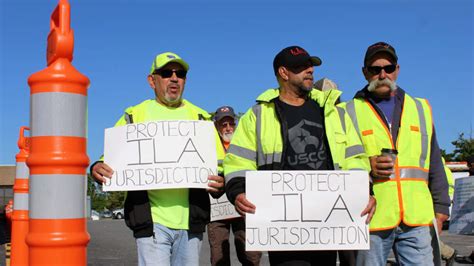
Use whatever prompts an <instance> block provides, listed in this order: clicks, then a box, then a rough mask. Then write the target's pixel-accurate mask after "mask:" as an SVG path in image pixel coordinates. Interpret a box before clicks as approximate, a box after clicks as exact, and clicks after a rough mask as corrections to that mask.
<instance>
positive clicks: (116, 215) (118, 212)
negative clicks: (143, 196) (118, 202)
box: [112, 208, 124, 219]
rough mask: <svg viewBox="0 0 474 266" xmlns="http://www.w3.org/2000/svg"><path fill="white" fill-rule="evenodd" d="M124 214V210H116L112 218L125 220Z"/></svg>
mask: <svg viewBox="0 0 474 266" xmlns="http://www.w3.org/2000/svg"><path fill="white" fill-rule="evenodd" d="M123 214H124V212H123V208H121V209H116V210H114V211H113V212H112V218H114V219H123V217H124V215H123Z"/></svg>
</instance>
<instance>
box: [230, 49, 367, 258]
mask: <svg viewBox="0 0 474 266" xmlns="http://www.w3.org/2000/svg"><path fill="white" fill-rule="evenodd" d="M319 65H321V59H320V58H319V57H316V56H310V55H309V54H308V52H306V50H304V49H303V48H301V47H298V46H290V47H287V48H285V49H283V50H282V51H280V52H279V53H278V54H277V55H276V56H275V59H274V61H273V70H274V73H275V76H276V78H277V82H278V85H279V87H278V88H277V89H269V90H267V91H265V92H263V93H262V94H261V95H260V96H259V97H258V98H257V104H255V105H254V106H253V107H252V108H250V109H249V110H248V111H247V112H246V113H245V114H244V115H243V116H242V118H241V119H240V121H239V125H238V126H237V129H236V131H235V134H234V137H233V139H232V143H231V145H230V147H229V150H228V152H227V154H226V157H225V159H224V173H225V179H226V193H227V197H228V198H229V200H230V202H232V203H233V204H234V205H235V208H236V210H237V211H238V212H239V213H240V214H241V215H244V216H245V214H246V213H255V210H256V208H258V206H255V205H253V204H252V203H251V202H249V201H248V200H247V198H246V195H245V172H246V171H254V170H336V169H337V170H340V169H343V170H351V169H367V170H369V169H370V166H369V161H368V158H367V156H366V155H365V153H364V150H363V148H362V145H361V143H360V140H359V138H358V136H357V133H356V132H355V130H354V128H353V127H352V124H351V122H350V119H349V117H348V116H347V115H346V114H344V110H342V108H336V101H337V99H338V98H339V96H340V95H341V92H340V91H338V90H327V91H319V90H317V89H313V73H314V67H315V66H319ZM341 118H342V119H343V120H341ZM340 139H343V140H344V141H340ZM374 211H375V199H373V197H370V200H369V204H368V206H367V208H366V209H365V210H363V211H362V214H361V215H365V214H368V215H367V222H368V221H370V219H371V216H372V213H373V212H374ZM268 254H269V259H270V264H271V265H298V266H299V265H302V266H304V265H336V251H286V252H285V251H271V252H268Z"/></svg>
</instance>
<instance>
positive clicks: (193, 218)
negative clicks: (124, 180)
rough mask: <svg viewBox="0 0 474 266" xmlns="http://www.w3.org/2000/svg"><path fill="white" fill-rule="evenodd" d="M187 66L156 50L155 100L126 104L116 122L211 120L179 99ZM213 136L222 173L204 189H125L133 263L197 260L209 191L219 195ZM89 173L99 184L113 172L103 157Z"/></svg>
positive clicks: (188, 262)
mask: <svg viewBox="0 0 474 266" xmlns="http://www.w3.org/2000/svg"><path fill="white" fill-rule="evenodd" d="M188 70H189V65H188V63H186V61H184V60H183V59H182V58H181V57H179V56H178V55H177V54H175V53H171V52H166V53H162V54H159V55H157V56H156V57H155V59H154V60H153V63H152V65H151V69H150V72H149V75H148V77H147V79H148V83H149V84H150V87H151V88H152V89H153V90H154V92H155V99H149V100H145V101H143V102H142V103H140V104H138V105H135V106H132V107H129V108H127V109H125V112H124V115H123V116H122V117H121V118H120V119H119V120H118V122H117V123H116V124H115V126H123V125H126V124H131V123H143V122H147V121H156V120H210V118H211V117H210V115H209V113H208V112H206V111H204V110H203V109H201V108H199V107H197V106H195V105H193V104H192V103H190V102H189V101H187V100H185V99H183V91H184V85H185V83H186V75H187V72H188ZM214 135H215V136H214V138H215V143H216V152H217V159H218V172H219V174H220V175H221V176H217V175H216V176H214V175H210V176H209V177H208V180H209V181H210V182H209V184H208V187H207V191H206V190H204V189H196V188H177V189H159V190H141V191H128V192H127V197H126V200H125V204H124V213H125V215H124V216H125V222H126V224H127V226H128V227H129V228H130V229H131V230H132V231H133V235H134V237H135V238H136V243H137V247H138V265H196V266H197V265H199V252H200V247H201V242H202V238H203V232H204V231H205V227H206V224H207V223H209V220H210V202H209V195H208V193H210V194H211V196H213V197H214V198H219V197H220V196H221V195H222V194H223V187H224V178H223V177H222V176H223V175H222V172H223V171H222V166H221V163H219V162H222V160H223V159H224V150H223V148H222V146H221V145H220V139H219V135H218V134H217V131H216V132H215V134H214ZM211 137H212V136H211ZM157 152H167V151H163V150H158V149H157ZM90 172H91V173H92V176H93V177H94V178H95V180H97V181H98V182H99V183H104V182H105V181H106V179H107V178H110V177H111V176H112V174H113V173H114V171H113V169H112V168H111V167H110V166H108V165H107V164H105V163H104V162H103V159H102V158H101V160H99V161H97V162H95V163H94V164H93V165H92V166H91V171H90ZM211 181H212V182H211Z"/></svg>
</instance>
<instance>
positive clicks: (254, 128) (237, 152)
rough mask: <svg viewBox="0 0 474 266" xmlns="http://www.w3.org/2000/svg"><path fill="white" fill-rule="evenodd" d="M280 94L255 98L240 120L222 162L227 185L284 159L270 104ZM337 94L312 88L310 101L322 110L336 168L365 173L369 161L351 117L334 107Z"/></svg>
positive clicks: (272, 91)
mask: <svg viewBox="0 0 474 266" xmlns="http://www.w3.org/2000/svg"><path fill="white" fill-rule="evenodd" d="M279 95H280V91H279V89H269V90H267V91H265V92H264V93H262V94H261V95H260V96H259V97H258V98H257V102H258V103H257V104H256V105H254V106H253V107H252V108H250V109H249V110H248V111H247V112H246V113H245V114H244V115H243V116H242V117H241V118H240V120H239V125H238V126H237V129H236V131H235V133H234V136H233V138H232V142H231V145H230V147H229V150H228V151H227V154H226V157H225V159H224V176H225V179H226V182H229V181H230V180H232V179H233V178H236V177H245V172H246V171H253V170H274V169H278V165H279V164H280V163H281V162H282V160H284V158H283V157H282V154H283V150H284V145H285V144H284V142H283V136H282V133H281V123H280V121H279V118H278V115H277V113H276V110H275V103H274V101H273V100H274V99H275V98H277V97H279ZM340 95H341V92H340V91H338V90H329V91H324V92H321V91H318V90H316V89H313V90H312V91H311V93H310V94H309V98H310V100H313V101H315V102H317V103H318V104H319V105H320V106H321V107H322V108H324V117H325V118H324V121H325V130H326V135H327V139H328V143H329V149H330V151H331V156H332V160H333V163H334V167H335V169H336V170H341V169H342V170H368V169H370V165H369V161H368V159H367V156H366V155H365V152H364V149H363V147H362V144H361V143H360V140H359V138H358V136H357V133H356V132H355V130H354V127H353V126H352V123H351V121H350V118H349V117H348V116H347V114H345V112H344V110H343V109H342V108H340V107H336V106H335V102H336V100H337V99H338V98H339V96H340Z"/></svg>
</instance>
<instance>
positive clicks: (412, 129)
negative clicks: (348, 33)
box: [343, 42, 449, 265]
mask: <svg viewBox="0 0 474 266" xmlns="http://www.w3.org/2000/svg"><path fill="white" fill-rule="evenodd" d="M397 62H398V57H397V54H396V53H395V49H394V48H393V47H392V46H391V45H389V44H387V43H384V42H378V43H375V44H373V45H371V46H369V48H368V49H367V52H366V54H365V59H364V67H363V68H362V72H363V73H364V76H365V79H366V80H367V81H368V85H367V86H365V88H363V89H362V90H360V91H359V92H357V93H356V95H355V96H354V99H352V100H351V101H349V102H347V103H343V105H345V107H346V111H347V113H348V115H349V116H350V117H351V119H352V122H353V124H354V127H355V128H356V130H357V132H358V133H359V136H360V138H361V139H362V144H363V145H364V149H365V152H366V153H367V155H368V156H369V158H370V164H371V169H372V171H371V172H370V175H371V178H372V180H373V191H374V193H375V198H376V199H377V205H378V206H377V210H376V211H375V214H374V217H373V218H372V221H371V222H370V232H371V233H370V250H361V251H359V252H358V256H357V264H358V265H385V264H386V261H387V257H388V254H389V252H390V249H392V246H393V248H394V250H395V256H396V258H397V260H398V261H399V262H400V263H401V265H433V250H432V247H431V235H430V226H432V221H433V218H435V217H436V220H437V226H438V229H439V232H441V227H442V224H443V221H445V220H446V219H447V218H448V213H449V212H448V209H449V196H448V183H447V181H446V174H445V172H444V167H443V163H442V161H441V153H440V150H439V147H438V142H437V140H436V135H435V130H434V126H433V119H432V114H431V108H430V105H429V104H428V101H427V100H425V99H421V98H413V97H411V96H410V95H408V94H407V93H405V91H404V90H403V89H401V88H400V87H398V86H397V84H396V80H397V77H398V73H399V71H400V66H399V65H398V63H397ZM382 150H383V151H382ZM382 153H383V154H382Z"/></svg>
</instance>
